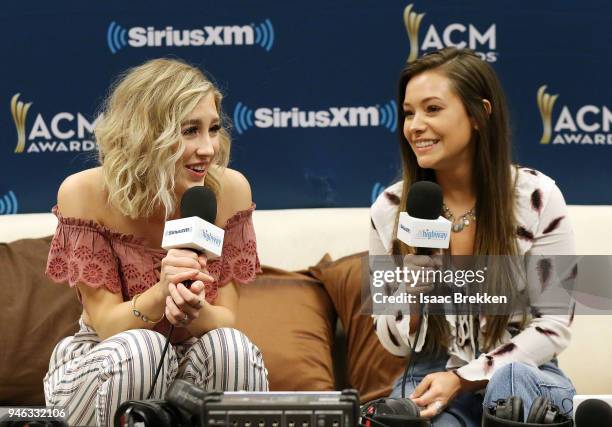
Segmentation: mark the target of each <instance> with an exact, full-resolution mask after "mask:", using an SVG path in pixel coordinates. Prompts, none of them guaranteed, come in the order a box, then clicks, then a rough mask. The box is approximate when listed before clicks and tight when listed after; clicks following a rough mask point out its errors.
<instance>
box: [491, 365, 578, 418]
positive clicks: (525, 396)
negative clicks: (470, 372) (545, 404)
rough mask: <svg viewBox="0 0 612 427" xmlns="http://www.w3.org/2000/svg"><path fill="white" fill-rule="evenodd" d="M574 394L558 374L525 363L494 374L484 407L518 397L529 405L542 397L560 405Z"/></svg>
mask: <svg viewBox="0 0 612 427" xmlns="http://www.w3.org/2000/svg"><path fill="white" fill-rule="evenodd" d="M573 394H575V390H574V387H573V385H572V383H571V381H570V380H569V379H567V378H566V377H565V376H564V375H563V374H562V373H561V372H560V371H559V372H558V373H552V372H547V371H545V370H542V369H540V368H539V367H534V366H531V365H528V364H526V363H521V362H512V363H509V364H507V365H505V366H503V367H501V368H500V369H498V370H497V371H496V372H495V374H494V375H493V377H492V378H491V380H490V381H489V384H488V385H487V390H486V393H485V398H484V402H483V403H484V405H491V404H492V403H493V402H495V401H496V400H498V399H505V398H507V397H509V396H519V397H521V398H522V400H523V401H524V403H525V404H526V405H529V404H530V403H531V402H532V401H533V400H535V398H536V397H538V396H542V397H545V398H547V399H549V400H551V401H552V402H554V403H556V404H557V405H559V404H560V403H561V401H562V400H564V399H566V398H570V399H571V397H572V396H573ZM528 409H529V408H527V410H528Z"/></svg>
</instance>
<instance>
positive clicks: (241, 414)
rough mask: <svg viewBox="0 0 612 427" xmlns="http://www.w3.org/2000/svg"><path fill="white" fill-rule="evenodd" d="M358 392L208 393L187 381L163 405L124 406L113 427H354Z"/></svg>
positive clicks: (170, 392)
mask: <svg viewBox="0 0 612 427" xmlns="http://www.w3.org/2000/svg"><path fill="white" fill-rule="evenodd" d="M358 416H359V396H358V394H357V392H356V391H355V390H344V391H342V392H205V391H204V390H202V389H201V388H199V387H196V386H194V385H193V384H191V383H189V382H187V381H185V380H176V381H174V382H173V383H172V385H171V386H170V388H169V389H168V392H167V393H166V396H165V400H130V401H127V402H124V403H122V404H121V405H120V406H119V408H118V409H117V412H116V413H115V417H114V426H115V427H123V426H131V425H135V423H143V424H144V425H145V426H155V427H183V426H185V427H192V426H207V427H215V426H216V427H354V426H356V424H357V420H358Z"/></svg>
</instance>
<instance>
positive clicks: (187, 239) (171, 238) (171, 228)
mask: <svg viewBox="0 0 612 427" xmlns="http://www.w3.org/2000/svg"><path fill="white" fill-rule="evenodd" d="M224 237H225V231H224V230H223V229H222V228H219V227H217V226H216V225H214V224H211V223H209V222H207V221H204V220H203V219H202V218H199V217H197V216H192V217H189V218H181V219H175V220H172V221H168V222H166V225H165V226H164V237H163V239H162V248H164V249H166V250H168V249H193V250H196V251H198V252H204V253H206V255H207V256H208V257H209V258H216V257H219V256H221V251H222V249H223V238H224Z"/></svg>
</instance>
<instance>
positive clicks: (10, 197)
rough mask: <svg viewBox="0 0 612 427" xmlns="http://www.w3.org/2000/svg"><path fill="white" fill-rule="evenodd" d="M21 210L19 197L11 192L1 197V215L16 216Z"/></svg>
mask: <svg viewBox="0 0 612 427" xmlns="http://www.w3.org/2000/svg"><path fill="white" fill-rule="evenodd" d="M18 209H19V204H18V203H17V197H15V193H13V192H12V191H9V192H8V193H6V194H5V195H4V196H2V197H0V215H14V214H16V213H17V210H18Z"/></svg>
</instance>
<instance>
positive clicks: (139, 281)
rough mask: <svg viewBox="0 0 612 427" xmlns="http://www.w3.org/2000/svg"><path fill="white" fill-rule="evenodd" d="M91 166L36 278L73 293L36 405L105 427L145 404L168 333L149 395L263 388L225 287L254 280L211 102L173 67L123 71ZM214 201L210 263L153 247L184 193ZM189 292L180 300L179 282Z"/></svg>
mask: <svg viewBox="0 0 612 427" xmlns="http://www.w3.org/2000/svg"><path fill="white" fill-rule="evenodd" d="M95 135H96V140H97V142H98V145H99V152H100V166H99V167H96V168H93V169H89V170H85V171H82V172H79V173H77V174H74V175H72V176H70V177H68V178H67V179H66V180H65V181H64V182H63V183H62V185H61V186H60V188H59V192H58V198H57V206H56V207H54V209H53V212H54V213H55V215H56V216H57V217H58V220H59V223H58V226H57V230H56V232H55V236H54V238H53V241H52V243H51V250H50V253H49V259H48V263H47V275H48V276H49V277H50V278H51V279H53V280H54V281H56V282H67V283H68V284H69V285H70V286H71V287H73V288H75V290H76V293H77V296H78V298H79V300H80V301H81V302H82V304H83V314H82V317H81V319H80V322H79V323H80V330H79V331H78V332H77V333H76V335H74V336H72V337H67V338H64V339H63V340H62V341H60V342H59V343H58V344H57V346H56V347H55V349H54V351H53V354H52V356H51V360H50V363H49V372H48V373H47V375H46V376H45V379H44V388H45V397H46V401H47V404H48V405H59V406H64V407H66V409H67V413H68V414H69V419H68V422H69V424H70V425H94V424H97V425H110V424H111V423H112V420H113V415H114V412H115V410H116V409H117V407H118V406H119V404H120V403H121V402H123V401H126V400H129V399H143V398H146V396H147V394H148V392H149V389H150V388H151V385H152V378H153V375H154V371H155V368H156V367H157V365H158V363H159V362H160V361H161V353H162V348H163V346H164V343H165V338H164V335H165V334H166V332H167V331H168V329H169V328H170V324H173V325H175V326H176V327H177V329H176V331H175V334H174V335H173V340H172V343H173V345H172V346H170V348H169V351H168V353H167V354H166V356H165V358H164V360H163V365H162V366H163V370H162V373H161V375H160V378H159V379H158V381H157V383H156V385H155V389H154V392H153V395H152V397H153V398H162V397H163V395H164V393H165V390H166V389H167V388H168V385H169V383H171V382H172V381H173V380H174V379H175V378H183V379H186V380H188V381H191V382H192V383H194V384H196V385H198V386H201V387H203V388H204V389H207V390H255V391H265V390H267V389H268V381H267V372H266V369H265V367H264V364H263V360H262V356H261V354H260V352H259V350H258V349H257V348H256V347H255V346H254V345H253V344H252V343H251V342H250V341H249V339H248V338H247V337H245V336H244V335H243V334H242V333H240V332H239V331H237V330H235V329H232V326H233V325H234V323H235V318H236V308H237V304H238V291H237V288H236V283H238V282H239V283H248V282H250V281H252V280H253V278H254V277H255V274H256V273H257V272H259V271H260V266H259V260H258V257H257V250H256V241H255V233H254V229H253V224H252V220H251V216H252V212H253V210H254V209H255V205H254V204H253V202H252V201H251V190H250V186H249V183H248V181H247V180H246V178H245V177H244V176H243V175H241V174H240V173H239V172H237V171H234V170H231V169H228V168H226V166H227V164H228V160H229V153H230V138H229V134H228V132H227V131H226V130H225V128H224V127H223V116H222V112H221V94H220V92H219V91H218V90H217V89H216V88H215V86H214V85H213V84H212V83H211V82H210V81H209V80H208V79H207V78H206V77H205V76H204V74H203V73H202V72H201V71H200V70H198V69H197V68H194V67H192V66H189V65H187V64H185V63H183V62H180V61H177V60H169V59H156V60H152V61H149V62H146V63H145V64H143V65H141V66H139V67H136V68H133V69H131V70H129V71H128V72H127V73H125V74H124V75H123V76H121V78H120V79H119V80H118V82H117V83H116V85H115V86H114V88H113V90H112V92H111V94H110V96H109V97H108V99H107V101H106V103H105V105H104V109H103V116H102V118H101V120H100V121H99V123H98V125H97V126H96V129H95ZM197 185H206V186H208V187H210V188H212V189H213V191H214V192H215V193H216V195H217V202H218V209H217V219H216V224H217V225H218V226H219V227H222V228H224V229H225V241H224V246H223V255H222V257H221V258H220V259H218V260H214V261H210V262H207V260H206V259H205V257H203V256H197V255H196V254H195V253H193V252H191V251H186V250H178V249H172V250H169V251H168V252H166V251H164V250H163V249H161V248H160V244H161V239H162V234H163V228H164V223H165V221H166V220H169V219H174V218H177V217H179V208H178V202H180V199H181V196H182V194H183V193H184V192H185V191H186V190H187V189H188V188H190V187H192V186H197ZM187 279H191V280H194V281H195V282H194V283H193V285H192V286H191V287H190V288H189V289H187V288H186V287H185V286H184V285H183V284H182V283H181V282H182V281H184V280H187Z"/></svg>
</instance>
